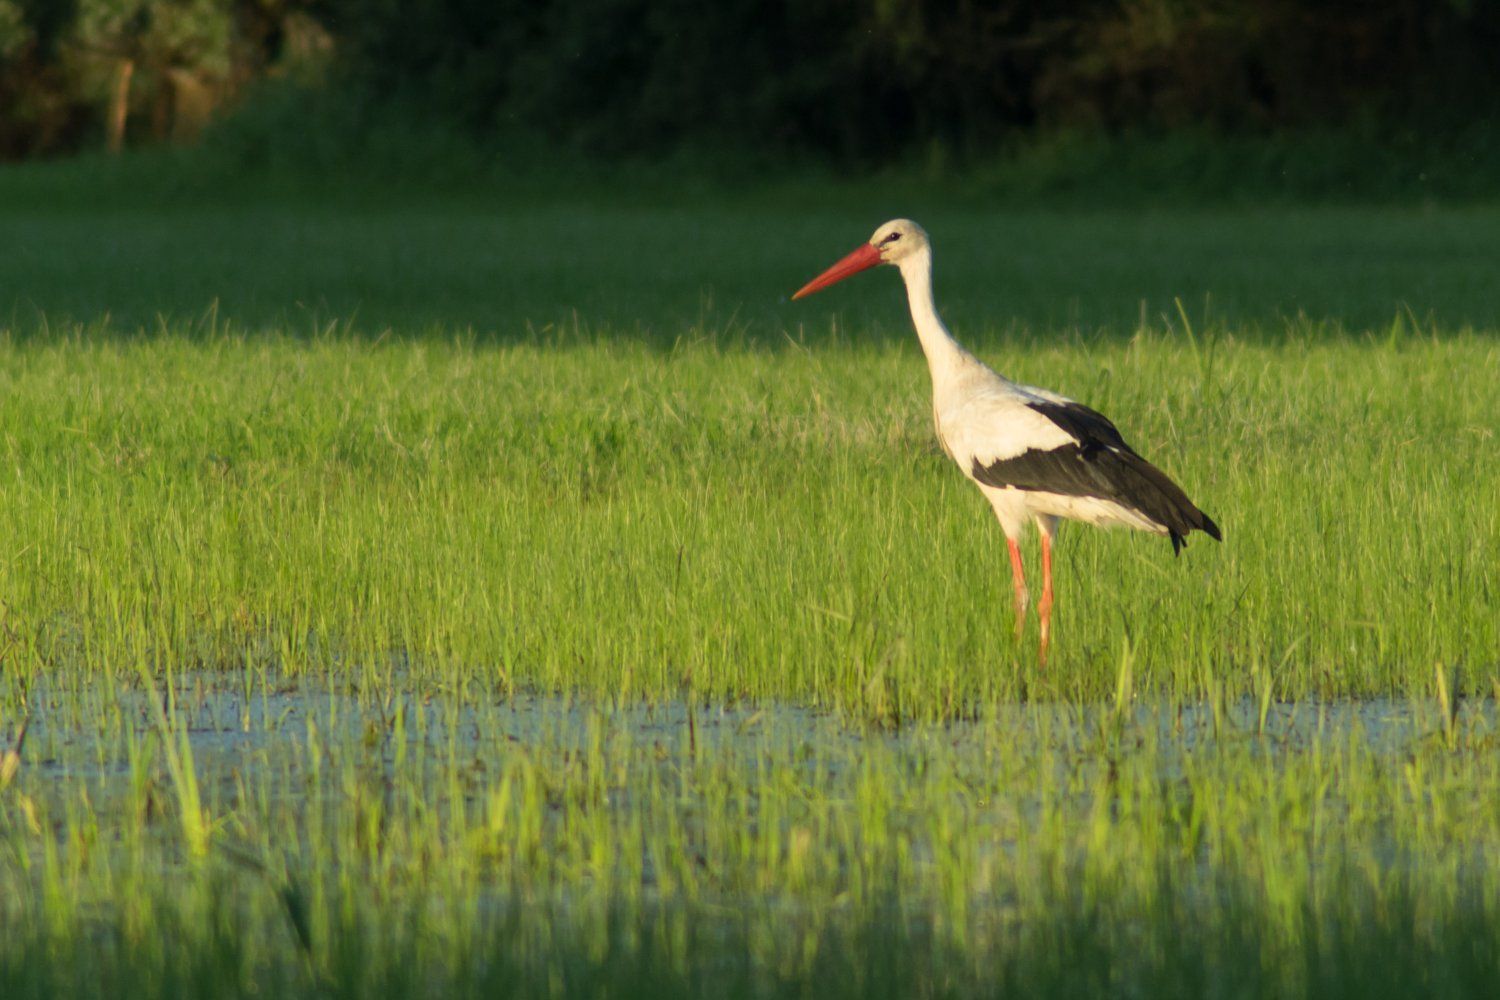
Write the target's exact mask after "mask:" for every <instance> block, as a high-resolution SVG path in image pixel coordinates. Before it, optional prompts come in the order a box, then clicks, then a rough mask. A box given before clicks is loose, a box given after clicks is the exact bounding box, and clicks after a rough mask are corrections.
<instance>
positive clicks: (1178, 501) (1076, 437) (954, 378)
mask: <svg viewBox="0 0 1500 1000" xmlns="http://www.w3.org/2000/svg"><path fill="white" fill-rule="evenodd" d="M876 264H894V265H895V266H896V267H898V268H900V269H901V277H902V278H903V279H904V280H905V281H906V298H907V302H908V303H909V304H910V306H911V318H912V322H913V323H914V324H915V325H916V328H917V338H918V339H919V340H920V341H921V342H922V351H923V353H924V354H926V355H927V367H928V370H929V371H930V372H931V374H932V414H933V420H934V422H935V424H936V426H937V435H938V440H939V441H940V442H941V443H942V445H943V450H944V451H946V452H947V453H948V454H949V455H950V456H951V457H952V458H953V460H954V461H955V462H957V463H958V467H959V468H960V469H962V470H963V472H964V475H966V476H968V477H969V478H970V479H972V480H973V481H974V483H975V485H977V486H978V487H979V489H980V491H981V492H983V493H984V496H985V499H986V500H988V501H989V502H990V506H991V507H993V508H994V510H995V516H996V517H997V518H999V520H1000V527H1001V528H1002V529H1003V530H1004V531H1005V541H1006V545H1007V546H1008V547H1009V548H1010V568H1011V574H1012V578H1013V580H1014V583H1015V588H1016V634H1017V636H1019V635H1020V633H1021V626H1022V621H1023V619H1024V616H1025V614H1026V606H1027V604H1028V603H1029V600H1030V599H1029V595H1028V594H1027V591H1026V578H1025V576H1024V574H1023V573H1022V570H1021V550H1020V548H1019V547H1018V545H1017V542H1018V540H1019V538H1020V535H1021V532H1022V530H1023V529H1024V528H1025V527H1026V523H1027V522H1028V521H1033V522H1035V523H1036V526H1037V532H1038V534H1040V535H1041V541H1042V599H1041V601H1040V602H1039V603H1038V605H1037V613H1038V616H1039V617H1040V619H1041V659H1042V661H1043V662H1044V663H1045V662H1046V658H1047V647H1048V643H1049V640H1050V638H1051V629H1052V539H1053V536H1054V535H1056V533H1057V521H1058V518H1063V517H1067V518H1072V519H1073V520H1075V521H1086V522H1088V523H1090V524H1102V525H1114V524H1123V525H1126V526H1127V527H1131V528H1138V529H1140V530H1142V531H1151V532H1155V533H1156V534H1158V535H1166V536H1168V537H1169V538H1171V540H1172V552H1173V554H1174V555H1175V554H1176V553H1177V551H1178V550H1179V549H1181V548H1182V546H1183V545H1184V544H1186V538H1187V535H1188V533H1189V532H1191V531H1194V530H1197V531H1202V532H1204V533H1206V534H1207V535H1208V536H1209V537H1211V538H1213V539H1216V540H1217V539H1219V538H1220V537H1221V536H1220V534H1219V526H1218V525H1216V524H1214V522H1213V519H1212V518H1210V517H1209V516H1208V515H1207V514H1205V513H1203V511H1201V510H1199V509H1198V508H1197V507H1195V506H1194V505H1193V502H1192V501H1191V500H1189V499H1188V498H1187V494H1185V493H1183V491H1182V489H1181V487H1179V486H1178V485H1177V484H1176V483H1174V482H1172V480H1171V479H1169V478H1167V475H1166V473H1164V472H1162V471H1161V470H1160V469H1158V468H1157V467H1156V466H1154V465H1152V464H1151V463H1150V462H1147V461H1146V460H1145V459H1144V458H1142V457H1141V456H1140V455H1137V454H1136V453H1135V450H1134V449H1132V448H1131V447H1130V445H1128V444H1126V443H1125V439H1124V438H1122V437H1121V436H1120V432H1119V431H1118V430H1117V429H1115V425H1114V424H1112V423H1110V421H1109V419H1108V418H1107V417H1105V416H1104V415H1103V414H1101V413H1098V412H1097V411H1095V410H1091V409H1089V408H1088V407H1087V406H1084V405H1083V404H1082V403H1077V402H1074V401H1073V400H1071V399H1068V398H1067V397H1065V396H1059V395H1058V394H1057V393H1055V392H1048V391H1047V390H1045V389H1037V388H1034V387H1032V386H1029V385H1019V384H1017V383H1015V382H1012V381H1011V380H1010V379H1008V378H1005V377H1004V376H1003V375H1000V374H998V373H996V372H995V371H994V370H993V369H991V368H990V367H989V366H987V365H986V364H984V362H982V361H980V360H979V359H978V358H976V357H974V355H972V354H970V353H969V352H968V351H967V350H965V349H964V347H963V346H962V345H961V344H959V342H958V341H956V340H954V339H953V335H952V334H951V333H949V332H948V328H947V327H946V326H944V325H943V321H942V319H941V318H940V317H939V316H938V314H937V309H936V307H935V306H934V305H933V301H932V245H931V244H930V243H929V242H928V240H927V233H926V231H925V230H924V229H923V228H922V227H921V226H919V225H917V224H916V223H915V222H912V221H910V220H909V219H895V220H893V221H891V222H887V223H886V224H885V225H883V226H881V227H880V228H879V229H877V230H875V235H874V236H871V237H870V241H869V242H868V243H865V244H863V245H862V246H860V247H859V248H858V249H857V250H855V251H854V252H853V253H851V254H849V255H848V256H847V257H845V258H844V259H843V260H840V261H839V262H838V263H837V264H834V265H833V266H832V267H830V268H829V269H828V270H826V271H824V272H823V273H822V274H820V275H818V276H817V277H816V278H814V279H813V280H812V281H809V282H808V283H807V284H806V285H804V286H803V287H802V288H801V289H800V290H799V291H798V292H797V294H795V295H793V296H792V298H794V299H800V298H802V297H803V296H804V295H811V294H812V293H813V292H816V291H818V290H819V289H823V288H827V287H828V286H829V285H831V284H833V283H834V282H836V281H842V280H843V279H845V278H847V277H849V276H850V275H853V274H858V273H859V272H860V271H863V270H866V269H867V268H871V267H874V266H875V265H876Z"/></svg>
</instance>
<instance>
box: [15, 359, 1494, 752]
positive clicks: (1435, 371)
mask: <svg viewBox="0 0 1500 1000" xmlns="http://www.w3.org/2000/svg"><path fill="white" fill-rule="evenodd" d="M1201 339H1202V335H1200V340H1201ZM4 356H5V357H4V360H5V364H4V369H3V373H0V380H3V382H4V391H5V395H6V399H7V405H6V407H5V408H4V411H3V412H0V462H3V465H0V492H3V499H4V505H5V509H6V510H7V517H8V525H9V531H10V537H11V538H12V539H13V540H14V542H15V544H14V545H13V547H12V549H11V551H10V554H9V558H8V559H7V560H6V561H5V562H4V563H3V564H0V588H3V592H4V593H5V595H6V598H5V600H6V613H7V621H8V623H9V626H10V627H11V628H12V629H14V630H15V632H16V633H17V634H18V635H20V636H23V637H25V641H24V643H23V644H22V645H21V646H20V647H17V648H14V649H12V651H11V652H10V654H9V657H8V658H9V663H8V673H9V675H10V676H13V677H22V678H24V677H28V676H40V675H47V676H52V677H57V676H66V675H70V674H71V675H76V676H77V677H78V682H79V683H83V682H86V681H88V680H90V679H95V678H110V679H112V680H120V681H127V680H131V679H132V678H133V674H134V673H135V670H134V668H126V666H125V665H127V664H132V665H133V664H140V665H141V668H140V669H141V670H144V671H146V672H147V673H150V674H153V675H160V676H164V677H166V678H168V682H170V677H171V674H172V673H173V672H174V671H180V670H184V669H193V668H204V669H213V670H230V671H242V670H245V671H249V672H251V673H252V674H254V673H255V672H270V673H272V674H276V675H283V674H285V675H292V676H318V677H333V678H345V679H360V680H365V681H374V680H376V679H379V678H388V677H389V676H390V675H391V673H392V671H393V670H399V671H400V672H402V673H403V674H405V675H406V676H408V677H410V678H412V679H413V680H414V681H417V682H420V683H424V684H439V685H445V686H449V685H456V686H459V687H460V688H463V686H465V685H469V684H474V685H479V686H481V687H482V688H495V687H498V688H500V689H502V690H514V689H516V688H521V689H526V690H544V691H558V692H565V691H571V692H585V693H590V694H592V695H594V696H611V697H625V698H637V697H641V698H650V699H672V698H676V697H679V696H680V695H682V694H683V693H684V692H687V693H689V694H691V695H692V696H694V697H705V698H708V699H710V700H713V701H716V702H722V701H725V700H735V699H751V700H757V701H766V700H780V701H790V702H796V703H802V704H810V705H820V706H827V707H836V708H839V709H842V710H847V711H849V712H851V713H852V714H853V715H855V716H858V717H870V718H879V719H881V720H883V721H886V722H888V723H892V724H894V723H899V722H902V721H911V720H920V719H929V720H932V719H941V718H946V717H952V716H955V715H962V714H965V713H971V712H973V711H974V710H975V709H976V708H977V707H979V706H983V705H985V704H994V703H1002V702H1011V701H1015V700H1018V699H1021V698H1023V697H1030V698H1043V699H1054V698H1063V699H1068V700H1073V699H1087V700H1099V699H1105V698H1108V697H1110V696H1111V695H1114V696H1116V697H1117V698H1118V697H1119V696H1120V693H1119V691H1118V678H1117V669H1116V668H1117V665H1118V664H1119V663H1120V662H1121V653H1120V650H1121V644H1122V643H1128V651H1129V652H1128V657H1129V671H1130V677H1129V681H1130V684H1131V687H1132V689H1133V690H1136V691H1141V692H1146V693H1150V694H1167V695H1169V696H1172V697H1177V698H1184V699H1199V698H1204V697H1208V696H1210V695H1212V694H1214V692H1221V693H1222V695H1223V696H1237V695H1240V694H1244V693H1248V692H1250V691H1251V690H1252V689H1254V688H1255V687H1256V686H1257V685H1258V686H1259V689H1260V691H1261V693H1262V697H1265V698H1270V697H1276V698H1279V699H1301V698H1308V697H1314V696H1316V697H1325V698H1326V697H1335V696H1347V695H1359V696H1369V695H1386V696H1402V695H1407V694H1412V693H1417V692H1421V693H1422V695H1423V696H1424V697H1426V696H1427V695H1428V694H1430V691H1431V685H1432V676H1433V675H1432V669H1433V668H1432V664H1433V663H1435V662H1439V663H1444V664H1449V665H1452V667H1453V669H1454V670H1455V672H1456V682H1457V685H1458V687H1459V688H1461V689H1467V690H1471V691H1473V690H1479V689H1483V688H1487V687H1488V686H1489V685H1490V684H1491V683H1492V679H1493V677H1494V674H1495V670H1496V663H1497V660H1500V656H1497V631H1496V629H1497V625H1496V616H1495V615H1493V614H1491V613H1490V612H1491V611H1492V610H1493V608H1494V606H1495V600H1496V598H1495V594H1494V593H1493V591H1492V588H1493V586H1494V581H1493V573H1492V572H1491V570H1492V567H1493V562H1492V554H1493V552H1494V551H1496V545H1497V543H1500V514H1497V511H1496V508H1495V506H1494V504H1493V498H1494V496H1495V495H1496V493H1497V491H1500V479H1497V475H1500V473H1497V471H1496V470H1497V465H1496V463H1495V462H1494V461H1493V457H1494V453H1495V447H1496V445H1495V440H1494V436H1493V435H1494V428H1495V427H1496V426H1497V424H1496V417H1497V413H1496V410H1497V402H1496V396H1495V394H1494V392H1493V387H1494V374H1495V372H1496V371H1497V370H1500V354H1497V349H1496V347H1495V346H1494V343H1493V342H1492V341H1490V340H1488V339H1486V338H1481V337H1478V336H1473V335H1468V336H1466V335H1457V336H1453V337H1448V338H1444V339H1442V340H1432V339H1427V338H1423V339H1420V340H1418V339H1412V340H1409V341H1406V342H1403V343H1399V344H1397V345H1394V346H1392V345H1391V344H1389V343H1386V342H1374V341H1371V340H1368V339H1355V338H1337V337H1334V338H1328V339H1325V340H1322V341H1300V342H1298V343H1296V344H1294V345H1275V346H1271V345H1260V344H1247V343H1241V342H1239V341H1237V340H1235V339H1234V338H1233V337H1231V336H1228V335H1219V336H1215V337H1214V338H1213V339H1212V340H1211V342H1210V343H1209V345H1208V346H1207V347H1200V349H1199V355H1198V356H1199V359H1200V360H1199V361H1197V362H1195V361H1193V360H1192V358H1193V349H1192V347H1191V346H1190V344H1189V343H1188V342H1187V341H1186V339H1185V337H1184V336H1183V335H1181V334H1177V333H1174V332H1171V331H1156V332H1151V331H1142V332H1141V333H1140V334H1138V335H1137V336H1136V337H1134V338H1132V339H1131V340H1129V341H1126V342H1123V343H1105V344H1096V345H1090V346H1087V347H1082V346H1062V347H1050V348H1033V349H1030V350H1026V351H1024V352H1023V351H1019V350H1008V351H1007V350H1002V351H998V352H994V353H992V354H991V355H990V356H991V358H992V360H994V361H995V362H996V363H997V364H999V365H1000V366H1001V367H1002V368H1005V369H1007V370H1009V371H1010V372H1012V373H1013V374H1015V375H1016V376H1017V377H1020V378H1023V379H1027V380H1033V381H1038V382H1046V383H1047V384H1049V385H1052V386H1057V387H1059V388H1061V389H1063V390H1064V391H1069V392H1072V393H1074V394H1076V395H1078V396H1082V397H1084V398H1086V399H1089V400H1090V401H1091V402H1092V403H1093V404H1094V405H1096V406H1098V407H1100V408H1102V409H1103V410H1105V411H1106V412H1109V413H1111V414H1112V415H1113V416H1114V417H1115V419H1116V421H1117V422H1118V423H1119V424H1120V425H1121V426H1122V427H1123V428H1125V429H1126V432H1127V435H1128V436H1129V438H1130V439H1131V440H1133V441H1134V442H1136V443H1137V444H1138V446H1139V447H1140V448H1141V449H1142V450H1143V451H1144V452H1145V453H1146V454H1147V455H1148V456H1149V457H1151V458H1152V459H1153V460H1155V461H1157V462H1159V463H1160V464H1161V465H1162V466H1163V467H1165V468H1166V469H1168V470H1170V472H1171V473H1172V474H1173V475H1175V476H1177V477H1178V478H1179V479H1180V480H1181V481H1182V482H1183V483H1184V484H1185V485H1186V487H1187V488H1188V490H1189V491H1190V493H1191V494H1192V495H1193V496H1194V497H1195V498H1196V499H1197V500H1198V502H1199V503H1200V504H1201V505H1203V506H1204V508H1205V509H1207V510H1208V511H1209V512H1210V513H1211V514H1212V515H1213V516H1214V517H1215V518H1216V519H1217V520H1218V522H1219V523H1220V524H1221V525H1222V526H1223V527H1224V530H1225V542H1224V543H1223V544H1222V545H1216V544H1214V543H1212V542H1211V541H1204V540H1199V541H1197V542H1195V543H1194V544H1193V545H1192V546H1191V547H1190V548H1189V549H1188V550H1186V551H1185V552H1184V553H1183V554H1182V555H1181V556H1180V557H1178V558H1176V559H1174V558H1173V557H1172V555H1171V551H1170V548H1169V547H1168V546H1167V545H1166V544H1165V543H1163V542H1160V541H1159V540H1157V539H1153V538H1151V537H1150V536H1144V535H1138V534H1130V533H1108V532H1100V531H1095V530H1087V529H1078V528H1073V529H1065V530H1064V533H1063V535H1062V544H1061V547H1060V552H1059V586H1060V593H1059V599H1058V600H1059V604H1058V607H1059V612H1058V613H1059V616H1060V620H1059V625H1058V649H1057V652H1056V655H1055V656H1054V658H1053V660H1052V662H1051V663H1050V664H1049V666H1048V669H1047V670H1046V671H1038V670H1036V669H1035V653H1036V651H1035V649H1034V648H1032V646H1033V644H1034V638H1028V639H1027V640H1024V641H1023V642H1022V643H1020V644H1017V643H1016V642H1015V640H1014V639H1013V638H1012V637H1011V611H1010V608H1009V601H1008V600H1007V598H1006V590H1007V587H1008V580H1007V570H1006V567H1005V565H1004V559H1003V542H1002V539H1001V537H1000V535H999V532H998V529H997V528H996V527H995V525H994V524H993V523H992V518H991V517H990V516H989V515H988V514H987V513H986V510H985V507H984V504H983V502H982V499H981V498H980V497H979V496H978V495H977V493H976V491H974V490H973V489H972V487H970V486H969V485H968V484H967V483H965V482H964V481H963V480H962V478H961V477H960V476H959V475H958V474H957V473H956V471H955V470H953V469H952V468H950V467H949V463H948V461H947V459H946V458H945V457H944V456H942V455H941V454H940V453H939V452H938V451H937V449H936V447H935V445H934V444H933V442H932V436H931V432H930V429H929V427H928V416H927V413H928V403H927V399H926V392H927V387H926V385H925V381H926V376H925V372H924V370H923V366H922V361H921V358H920V355H919V354H918V353H917V352H916V350H915V349H913V348H911V347H909V346H906V345H876V346H870V347H861V346H855V345H846V346H844V347H840V348H838V349H836V350H833V349H828V350H808V349H801V348H786V349H778V350H768V349H758V348H754V347H744V346H735V345H729V346H725V345H720V344H717V343H715V342H714V341H712V340H706V341H698V342H694V343H682V344H678V345H675V346H673V347H671V348H665V349H659V348H655V347H651V346H647V345H640V344H632V343H629V342H627V343H610V342H607V341H595V342H590V343H587V344H575V345H570V346H556V347H542V346H532V345H515V346H503V345H499V346H491V345H479V344H474V343H471V342H466V341H462V340H459V341H450V342H441V341H423V342H418V343H408V342H399V341H398V342H388V343H380V344H374V343H369V342H365V341H361V340H359V339H320V340H316V341H313V342H300V341H288V340H283V339H277V338H272V337H256V338H243V337H232V336H222V337H216V338H212V339H208V340H189V339H186V338H181V337H176V336H170V335H169V336H157V337H151V338H148V339H145V340H139V341H128V342H117V341H110V340H103V339H82V340H79V339H68V340H63V341H56V342H50V343H21V344H12V345H11V346H10V347H8V348H6V349H5V351H4ZM1032 572H1035V567H1032ZM1034 631H1035V630H1034V628H1029V629H1028V636H1030V635H1031V633H1034Z"/></svg>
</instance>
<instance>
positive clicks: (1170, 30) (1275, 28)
mask: <svg viewBox="0 0 1500 1000" xmlns="http://www.w3.org/2000/svg"><path fill="white" fill-rule="evenodd" d="M325 9H327V10H328V11H330V20H331V21H333V22H334V23H337V24H338V25H340V33H341V38H342V41H343V42H344V44H345V46H346V51H345V55H346V56H347V57H352V59H353V60H354V62H353V65H354V67H355V68H356V69H357V70H358V72H359V76H358V79H359V81H360V84H361V86H363V87H365V88H367V89H369V90H370V91H371V92H372V93H374V94H376V95H381V96H391V95H398V96H400V97H402V98H403V99H406V100H411V101H415V102H417V103H419V104H421V105H423V106H425V107H428V108H430V109H431V110H432V112H433V113H435V114H438V115H440V116H443V117H446V118H448V119H450V120H452V121H456V122H458V123H460V124H462V125H463V126H464V127H466V128H469V129H471V130H473V131H475V132H477V133H480V134H484V133H491V132H494V131H496V130H504V129H511V128H514V127H516V126H517V125H519V126H523V127H525V128H527V129H532V130H537V131H540V132H542V133H544V134H546V135H548V136H550V137H551V138H552V139H554V140H555V141H558V142H561V143H563V144H565V145H570V146H575V147H577V148H581V149H584V150H587V151H590V152H593V153H596V154H607V155H619V154H622V153H643V152H645V153H658V154H659V153H660V152H662V151H664V150H670V149H672V148H674V147H675V146H677V145H680V144H682V143H685V142H686V143H694V144H700V145H716V144H723V143H726V142H727V143H731V144H733V145H734V146H735V147H737V148H740V149H743V150H757V149H760V150H764V149H770V150H775V151H777V152H786V151H789V150H792V151H813V152H816V153H818V154H820V155H824V156H831V157H834V158H836V159H838V160H841V161H843V162H858V163H864V164H886V163H889V162H890V161H891V159H892V158H893V156H903V155H909V154H911V153H912V152H913V151H922V150H927V149H930V148H941V149H945V150H948V151H952V152H956V153H958V154H960V155H963V154H971V155H972V154H973V153H976V152H985V151H989V150H993V149H994V148H995V147H996V146H997V145H998V144H1000V143H1002V142H1003V141H1006V140H1008V139H1010V138H1013V137H1015V136H1017V135H1023V134H1034V133H1035V132H1036V131H1038V130H1042V131H1050V130H1054V129H1058V128H1075V129H1090V130H1100V129H1102V130H1104V131H1106V132H1116V131H1121V130H1161V129H1177V128H1195V129H1216V130H1226V131H1231V132H1233V131H1249V132H1252V133H1258V132H1263V131H1265V130H1268V129H1287V128H1307V127H1313V126H1321V127H1328V126H1334V125H1346V124H1349V123H1350V122H1353V121H1357V120H1358V119H1359V118H1360V117H1361V116H1364V115H1368V116H1372V117H1374V118H1375V119H1376V120H1378V121H1382V122H1389V121H1411V120H1420V121H1422V122H1424V123H1425V124H1427V125H1428V126H1432V125H1433V124H1434V120H1435V119H1440V120H1441V121H1442V124H1443V125H1444V126H1445V127H1456V126H1458V125H1460V124H1462V123H1463V122H1465V121H1467V120H1469V119H1470V118H1471V117H1472V116H1474V115H1476V114H1486V113H1487V111H1488V105H1489V102H1490V96H1491V95H1492V94H1493V93H1494V92H1495V89H1496V86H1497V83H1500V77H1497V69H1496V66H1497V63H1496V61H1495V60H1494V59H1493V58H1492V53H1493V50H1494V47H1495V45H1496V42H1497V37H1500V10H1497V8H1495V7H1494V6H1493V5H1483V4H1467V3H1442V4H1437V5H1434V4H1431V3H1428V2H1425V0H1397V2H1391V3H1383V4H1378V5H1367V6H1364V7H1358V8H1353V7H1349V6H1347V5H1342V6H1332V7H1331V6H1328V5H1322V4H1315V3H1308V2H1305V0H1274V2H1270V3H1267V2H1264V0H1225V2H1219V3H1214V4H1201V3H1182V2H1176V0H1128V2H1125V3H1101V2H1099V0H1067V2H1062V3H1058V2H1051V3H1036V2H1030V0H1009V2H1005V3H987V4H976V3H969V2H964V0H943V2H940V3H915V2H908V0H819V2H813V3H808V2H786V0H777V2H772V3H765V2H749V0H731V2H725V3H716V4H712V5H709V6H707V7H705V6H704V5H702V4H699V3H694V2H691V0H666V2H662V0H604V2H601V0H552V2H550V3H546V4H534V3H526V2H521V0H507V2H500V3H495V2H492V0H435V2H432V3H425V4H420V5H413V4H404V3H397V2H394V0H387V2H384V3H379V4H373V5H372V4H369V3H365V2H363V0H325Z"/></svg>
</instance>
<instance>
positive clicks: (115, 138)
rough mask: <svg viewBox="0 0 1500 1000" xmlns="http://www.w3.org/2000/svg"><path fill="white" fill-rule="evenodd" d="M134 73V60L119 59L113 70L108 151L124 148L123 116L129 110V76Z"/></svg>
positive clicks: (117, 150)
mask: <svg viewBox="0 0 1500 1000" xmlns="http://www.w3.org/2000/svg"><path fill="white" fill-rule="evenodd" d="M134 75H135V60H134V59H121V60H120V65H119V68H118V69H117V70H116V71H115V92H114V93H113V94H112V95H111V96H110V99H109V133H108V134H109V151H110V152H111V153H118V152H119V151H120V150H122V149H124V148H125V116H126V115H127V114H128V113H129V112H130V78H131V77H132V76H134Z"/></svg>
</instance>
